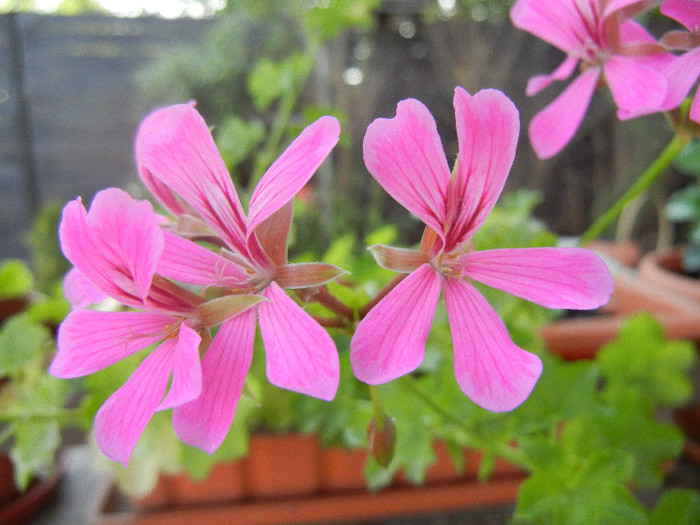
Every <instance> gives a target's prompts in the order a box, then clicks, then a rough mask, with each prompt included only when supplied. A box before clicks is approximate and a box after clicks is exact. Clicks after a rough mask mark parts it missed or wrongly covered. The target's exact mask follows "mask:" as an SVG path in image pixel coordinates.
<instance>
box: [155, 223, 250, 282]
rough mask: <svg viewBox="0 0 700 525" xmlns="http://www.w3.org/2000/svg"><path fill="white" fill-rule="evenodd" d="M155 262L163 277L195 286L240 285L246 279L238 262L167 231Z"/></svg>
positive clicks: (246, 276)
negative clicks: (161, 253) (160, 255)
mask: <svg viewBox="0 0 700 525" xmlns="http://www.w3.org/2000/svg"><path fill="white" fill-rule="evenodd" d="M164 234H165V249H164V250H163V255H162V257H161V258H160V261H159V263H158V273H159V274H160V275H162V276H163V277H167V278H169V279H173V280H175V281H180V282H183V283H188V284H195V285H199V286H222V287H230V288H235V287H240V286H241V285H242V284H243V283H244V282H245V281H246V280H247V279H248V275H247V274H246V273H245V270H244V269H243V268H241V267H240V266H239V265H238V264H236V263H234V262H233V261H231V260H229V259H227V258H226V257H222V256H221V255H219V254H217V253H214V252H212V251H211V250H208V249H206V248H204V247H203V246H200V245H199V244H197V243H194V242H192V241H189V240H187V239H184V238H182V237H180V236H179V235H176V234H174V233H172V232H169V231H164Z"/></svg>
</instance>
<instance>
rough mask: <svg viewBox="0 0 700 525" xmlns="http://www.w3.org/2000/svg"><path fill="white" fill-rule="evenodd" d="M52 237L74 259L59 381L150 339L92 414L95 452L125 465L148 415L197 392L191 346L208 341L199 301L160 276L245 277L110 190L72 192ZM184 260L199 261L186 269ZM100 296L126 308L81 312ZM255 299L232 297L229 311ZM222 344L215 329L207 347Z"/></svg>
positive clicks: (195, 354)
mask: <svg viewBox="0 0 700 525" xmlns="http://www.w3.org/2000/svg"><path fill="white" fill-rule="evenodd" d="M59 235H60V240H61V247H62V249H63V253H64V254H65V256H66V257H67V258H68V259H69V260H70V261H71V262H72V263H73V264H74V265H75V267H74V268H73V270H71V272H70V273H69V274H68V276H67V278H66V295H67V296H68V297H69V298H72V299H73V303H74V309H73V311H72V312H71V313H69V314H68V316H67V317H66V319H65V320H64V321H63V323H61V325H60V327H59V331H58V341H57V346H58V352H57V354H56V357H55V358H54V360H53V362H52V363H51V367H50V372H51V373H52V374H54V375H56V376H58V377H64V378H70V377H80V376H84V375H87V374H92V373H94V372H97V371H98V370H102V369H103V368H106V367H108V366H110V365H112V364H114V363H116V362H117V361H120V360H122V359H124V358H126V357H128V356H130V355H132V354H135V353H136V352H139V351H141V350H143V349H145V348H146V347H149V346H151V345H157V346H156V347H155V348H154V349H153V350H152V351H151V352H150V353H149V354H148V355H147V356H146V357H145V359H144V360H143V362H142V363H141V364H140V365H139V366H138V368H137V369H136V370H135V371H134V373H133V374H132V375H131V377H130V378H129V379H128V380H127V381H126V383H125V384H124V386H122V387H121V388H119V389H118V390H117V391H116V392H115V393H114V394H113V395H112V396H110V397H109V399H108V400H107V401H106V402H105V403H104V405H103V406H102V407H101V408H100V409H99V410H98V412H97V415H96V416H95V438H96V440H97V444H98V445H99V447H100V449H101V450H102V451H103V452H104V453H105V455H107V456H108V457H110V458H111V459H113V460H114V461H119V462H120V463H122V464H124V465H126V464H127V463H128V462H129V458H130V456H131V452H132V450H133V448H134V446H135V445H136V443H137V441H138V439H139V437H140V436H141V433H142V432H143V430H144V428H145V427H146V425H147V424H148V421H149V420H150V419H151V417H152V416H153V414H154V413H155V412H156V411H158V410H164V409H167V408H171V407H175V406H178V405H182V404H183V403H187V402H189V401H191V400H193V399H196V398H197V397H199V395H200V392H201V388H202V372H201V367H200V360H199V351H200V346H201V344H202V341H203V340H205V341H206V340H207V338H208V335H207V333H206V326H205V324H206V323H205V321H204V320H203V318H202V315H201V312H200V305H201V304H202V303H203V302H204V300H203V299H202V298H201V297H200V296H198V295H196V294H194V293H192V292H190V291H189V290H186V289H184V288H181V287H180V286H178V285H177V284H176V283H174V282H173V281H171V280H169V279H168V278H167V277H166V276H167V275H168V274H171V273H173V272H174V273H177V274H181V273H192V272H197V271H198V270H197V267H198V266H201V268H207V267H210V268H218V274H219V275H220V276H221V279H224V280H227V281H228V282H229V283H236V282H239V283H240V282H243V280H244V279H245V277H246V276H245V273H244V272H243V270H242V269H240V268H239V267H238V266H237V265H236V264H234V263H232V262H230V261H228V260H226V259H224V258H223V257H220V256H218V255H217V254H215V253H213V252H210V251H208V250H206V249H204V248H202V247H200V246H199V245H197V244H195V243H192V242H190V241H187V240H185V239H182V238H179V237H176V236H175V235H173V234H169V233H168V232H165V231H163V230H162V229H161V228H160V226H159V218H158V216H157V215H156V213H155V212H154V211H153V207H152V206H151V204H150V203H149V202H147V201H135V200H134V199H132V198H131V197H130V196H129V195H128V194H127V193H125V192H124V191H122V190H119V189H116V188H110V189H106V190H103V191H101V192H99V193H98V194H97V195H96V196H95V198H94V199H93V201H92V204H91V206H90V210H89V211H87V210H86V209H85V207H84V206H83V204H82V202H81V200H80V199H76V200H74V201H71V202H69V203H68V204H67V205H66V206H65V208H64V210H63V216H62V219H61V224H60V228H59ZM188 260H192V261H198V262H197V263H196V265H195V267H188V265H187V261H188ZM176 269H177V270H176ZM203 271H204V275H206V274H207V273H208V271H207V270H203ZM106 297H111V298H112V299H116V300H117V301H119V302H120V303H122V304H123V305H125V306H128V307H130V310H129V311H98V310H90V309H87V306H88V305H89V304H90V303H94V302H95V301H99V300H100V299H102V298H106ZM259 300H260V299H259V298H256V297H252V296H241V297H239V298H238V313H240V312H242V311H244V310H246V309H248V308H250V307H251V306H253V305H254V304H255V303H257V302H259ZM224 333H225V330H224ZM207 342H208V343H209V342H211V341H207ZM221 342H222V341H221V338H220V337H218V336H217V338H215V340H214V342H211V346H213V347H216V346H218V345H220V344H221ZM166 392H167V395H166Z"/></svg>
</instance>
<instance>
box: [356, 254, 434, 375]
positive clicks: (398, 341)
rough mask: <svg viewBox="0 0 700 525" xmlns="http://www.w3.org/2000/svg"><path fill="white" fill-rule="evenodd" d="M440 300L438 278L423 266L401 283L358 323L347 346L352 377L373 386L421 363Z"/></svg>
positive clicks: (430, 269)
mask: <svg viewBox="0 0 700 525" xmlns="http://www.w3.org/2000/svg"><path fill="white" fill-rule="evenodd" d="M439 298H440V276H439V274H438V273H437V272H435V270H434V269H433V268H432V267H431V266H430V265H429V264H424V265H422V266H421V267H420V268H418V269H417V270H415V271H414V272H413V273H411V274H409V275H408V277H406V278H405V279H404V280H403V281H401V282H400V283H399V284H398V285H397V286H396V288H394V289H393V290H392V291H391V292H389V294H388V295H387V296H386V297H384V299H382V300H381V301H379V303H378V304H377V305H376V306H375V307H374V308H372V309H371V310H370V311H369V313H368V314H367V316H366V317H365V318H364V319H363V320H362V321H360V324H359V325H358V326H357V330H356V331H355V335H354V336H353V338H352V341H351V343H350V363H351V365H352V370H353V372H354V374H355V377H357V379H359V380H360V381H364V382H365V383H369V384H371V385H377V384H381V383H386V382H387V381H391V380H393V379H396V378H397V377H400V376H402V375H404V374H408V373H409V372H412V371H413V370H415V369H416V368H417V367H418V365H420V364H421V363H422V362H423V357H424V355H425V342H426V340H427V339H428V333H429V332H430V326H431V325H432V323H433V317H434V316H435V308H436V307H437V302H438V299H439Z"/></svg>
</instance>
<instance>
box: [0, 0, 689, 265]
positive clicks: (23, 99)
mask: <svg viewBox="0 0 700 525" xmlns="http://www.w3.org/2000/svg"><path fill="white" fill-rule="evenodd" d="M511 4H512V2H511V1H510V0H433V1H431V0H360V1H358V2H342V1H341V2H330V1H328V0H296V1H291V2H284V3H279V2H275V1H271V0H261V1H248V0H241V1H232V0H230V1H228V2H226V0H129V1H115V0H26V1H22V0H16V1H13V0H5V1H3V2H0V12H2V13H4V14H0V57H2V58H0V130H1V131H0V134H1V136H2V141H0V246H2V257H3V258H7V257H22V258H27V257H29V256H30V254H31V252H32V250H33V249H36V248H37V245H43V249H45V250H46V249H48V246H47V242H49V241H48V240H47V239H46V238H43V237H42V236H41V235H42V234H41V232H43V233H44V234H46V235H48V236H49V237H51V236H54V237H55V235H54V234H55V228H54V226H55V224H56V220H57V216H58V213H59V210H60V208H61V207H62V205H63V204H64V203H65V202H66V201H68V200H71V199H74V198H75V197H76V196H78V195H80V196H82V198H83V201H84V202H85V203H86V204H87V203H89V202H90V201H91V199H92V196H93V195H94V193H95V192H96V191H98V190H99V189H101V188H104V187H109V186H120V187H124V188H127V189H128V190H129V191H131V192H132V194H136V196H139V195H138V192H139V191H140V190H139V189H138V185H137V183H136V182H137V178H136V169H135V163H134V158H133V153H132V149H133V138H134V133H135V130H136V127H137V126H138V123H139V122H140V120H141V119H142V118H143V117H144V116H145V115H146V114H147V113H148V112H149V111H151V110H152V109H154V108H156V107H158V106H160V105H163V104H167V103H175V102H187V101H189V100H196V101H197V105H198V108H199V110H200V111H201V112H202V113H203V115H204V117H205V119H206V120H207V122H208V123H209V124H211V125H212V127H213V133H214V136H215V139H216V140H217V143H218V145H219V147H220V148H221V150H222V154H223V155H224V158H225V160H226V161H227V164H228V165H229V168H230V170H231V172H232V176H233V178H234V181H235V182H236V184H237V186H238V187H239V189H241V190H243V191H244V188H245V187H246V185H247V184H248V183H249V182H250V181H252V180H253V179H256V178H259V177H260V175H261V174H262V173H263V172H264V169H265V168H266V167H267V166H268V165H269V163H271V162H272V160H274V158H275V156H276V155H277V154H279V152H280V151H281V150H282V149H283V148H284V146H286V144H288V143H289V142H290V141H291V139H292V138H293V136H294V135H295V134H296V133H297V132H298V131H299V130H300V129H301V128H302V127H303V126H304V125H306V124H308V123H309V122H310V121H312V120H313V119H315V118H316V117H317V116H319V115H320V114H324V113H331V114H334V115H336V116H337V117H339V118H340V120H341V124H342V127H343V139H342V141H341V147H340V148H338V149H337V150H336V152H335V154H334V157H333V159H332V161H331V162H330V163H327V164H326V165H325V166H324V167H323V168H322V170H321V172H320V173H319V174H318V175H317V176H316V177H315V178H314V182H313V185H314V186H313V192H312V193H311V194H310V195H311V196H312V197H313V198H311V199H310V200H309V204H310V206H309V209H308V210H305V211H307V212H308V213H305V214H304V220H305V221H306V222H305V223H304V224H305V226H304V225H302V226H300V229H301V231H303V232H304V233H305V238H306V246H305V247H304V248H303V249H305V250H311V251H314V252H316V253H320V252H322V251H323V250H324V249H325V248H326V247H327V246H328V244H329V241H330V239H331V238H333V237H334V236H337V235H338V233H339V232H342V233H345V232H348V231H354V232H355V233H356V238H362V236H363V235H364V234H366V233H367V232H369V231H372V230H373V229H375V228H376V227H377V226H378V225H380V224H382V223H385V222H386V220H387V219H389V220H391V221H392V222H395V223H397V224H399V225H400V227H401V229H403V230H406V231H408V232H409V235H413V237H411V238H410V239H407V240H410V242H413V241H415V240H417V238H418V237H417V236H418V234H419V225H418V224H417V223H414V222H412V219H411V218H409V217H407V214H406V213H405V212H404V211H403V210H397V209H395V205H393V204H391V203H390V202H389V199H388V198H387V197H386V196H385V195H384V193H383V191H382V190H381V189H380V188H379V186H378V185H376V184H373V183H372V184H370V183H368V181H369V180H370V177H369V175H368V173H367V172H366V169H365V168H364V164H363V162H362V154H361V147H362V137H363V135H364V131H365V129H366V127H367V125H368V124H369V123H370V122H371V121H372V120H373V119H374V118H377V117H391V116H393V115H394V112H395V107H396V103H397V102H398V101H399V100H401V99H404V98H407V97H415V98H418V99H419V100H421V101H423V102H424V103H425V104H426V105H427V106H428V107H429V108H430V110H431V111H432V113H433V115H434V116H435V118H436V119H437V121H438V127H439V130H440V133H441V136H442V138H443V141H444V146H445V149H446V151H447V153H448V157H449V160H450V162H454V159H455V155H456V151H457V147H456V143H455V131H454V113H453V109H452V93H453V90H454V87H455V86H456V85H461V86H463V87H465V88H466V89H467V90H468V91H470V92H476V91H478V90H480V89H484V88H497V89H500V90H502V91H504V92H505V93H506V94H507V95H508V96H509V97H510V98H511V99H512V100H513V101H514V102H515V104H516V106H517V107H518V108H519V110H520V112H521V124H522V131H521V139H520V143H519V151H518V154H517V156H516V161H515V165H514V168H513V170H512V173H511V175H510V178H509V181H508V186H507V189H506V190H507V191H510V190H513V189H516V188H526V189H534V190H538V191H539V192H540V195H541V201H540V203H539V205H538V206H537V207H536V208H535V216H536V217H538V218H540V219H542V220H544V221H545V222H546V223H547V224H548V225H549V227H550V228H551V229H552V230H553V231H554V232H555V233H557V234H560V235H577V234H580V233H581V232H583V231H584V230H585V228H586V227H587V226H588V225H589V224H590V222H591V218H592V217H596V216H597V215H599V213H600V212H601V211H602V210H604V209H606V207H607V206H608V205H609V204H610V203H611V202H613V201H614V199H615V198H616V197H617V196H618V195H619V194H621V193H622V191H623V190H624V189H625V188H627V187H628V186H629V184H630V181H631V180H633V179H634V178H635V177H636V176H637V175H638V174H639V173H640V172H641V171H642V169H643V168H644V167H645V166H646V165H647V164H648V162H649V160H650V159H653V158H654V157H655V155H656V154H657V153H658V151H660V149H661V148H662V147H663V145H664V144H665V143H666V142H667V141H668V138H669V137H670V133H671V132H670V130H669V131H665V130H666V128H667V126H665V125H664V124H663V122H660V120H662V119H663V117H661V116H657V117H649V118H645V119H638V120H635V121H628V122H620V121H618V120H617V118H616V116H615V112H614V106H613V103H612V101H611V100H610V96H609V94H608V93H607V92H603V90H601V91H600V92H599V93H597V94H596V96H595V97H594V103H593V106H592V108H591V110H590V111H589V112H588V114H587V116H586V120H585V122H584V124H583V125H582V127H581V129H580V130H579V132H578V133H577V135H576V137H575V139H574V140H573V141H572V142H571V143H570V144H569V146H568V147H567V148H566V149H565V150H564V152H563V153H562V154H560V155H557V156H556V157H555V158H554V159H551V160H549V161H539V160H537V159H536V157H535V156H534V153H533V152H532V148H531V147H530V145H529V141H528V139H527V132H526V130H527V124H528V122H529V121H530V119H531V117H532V116H533V115H534V114H535V112H536V111H538V110H539V109H541V108H542V107H544V106H545V105H546V103H548V101H549V100H552V98H553V97H554V96H555V91H556V89H558V88H551V89H550V90H549V91H547V92H546V93H545V94H543V95H541V96H538V97H535V98H534V99H529V98H527V97H526V96H525V95H524V90H525V85H526V82H527V79H528V78H529V77H531V76H532V75H534V74H538V73H543V72H547V71H551V70H552V69H554V67H556V65H558V64H559V62H560V61H561V59H562V56H561V54H560V53H559V51H558V50H556V49H555V48H553V47H552V46H550V45H548V44H546V43H544V42H542V41H539V40H536V39H535V38H534V37H531V36H530V35H529V34H527V33H525V32H523V31H519V30H517V29H515V28H514V27H513V26H512V24H511V23H510V21H509V20H508V9H509V7H510V5H511ZM652 23H653V21H652ZM660 124H661V125H660ZM659 130H661V131H659ZM263 153H264V154H263ZM254 159H255V160H254ZM680 183H682V180H681V179H680V176H678V175H676V176H673V175H672V176H667V177H665V178H664V182H663V184H661V185H659V187H657V188H655V189H654V193H653V194H652V195H651V196H650V198H649V199H648V201H647V202H646V204H644V205H643V206H642V209H641V211H640V213H636V212H635V213H634V215H633V217H632V218H629V217H628V219H627V220H623V221H622V226H621V228H622V229H623V230H624V231H621V232H618V234H619V235H620V236H623V237H629V236H634V237H636V238H637V240H640V241H641V242H642V243H643V245H644V246H646V247H650V246H653V245H654V244H655V243H656V242H657V240H658V236H659V235H666V236H668V235H669V234H670V233H669V231H668V227H665V226H664V225H663V224H659V220H658V218H657V217H658V216H659V214H658V212H657V210H658V209H659V204H658V203H659V202H663V201H665V197H666V196H667V195H668V194H669V193H670V192H671V191H673V189H675V188H676V187H677V186H678V185H679V184H680ZM339 202H342V206H339V205H338V203H339ZM37 218H39V221H38V222H39V223H40V224H37V225H36V227H35V230H39V232H35V234H34V235H30V233H29V232H30V225H31V224H32V223H36V222H37ZM661 222H663V221H661ZM414 230H415V231H414ZM403 233H406V232H403ZM614 233H615V232H609V234H610V235H613V234H614Z"/></svg>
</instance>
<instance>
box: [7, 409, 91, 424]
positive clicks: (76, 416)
mask: <svg viewBox="0 0 700 525" xmlns="http://www.w3.org/2000/svg"><path fill="white" fill-rule="evenodd" d="M81 417H82V410H81V409H78V408H72V409H68V408H48V409H35V410H0V421H2V422H13V421H28V420H31V419H56V420H58V421H61V422H68V421H71V420H76V421H79V420H80V418H81Z"/></svg>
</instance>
